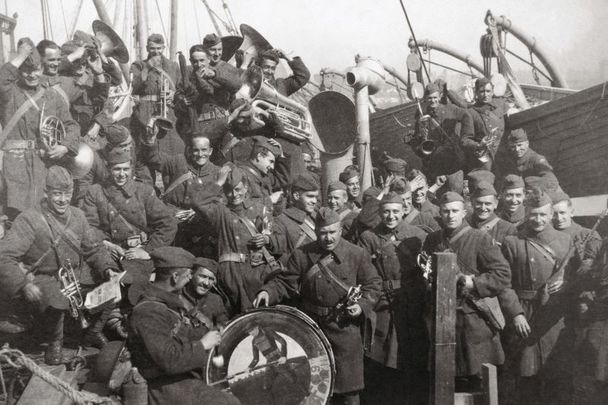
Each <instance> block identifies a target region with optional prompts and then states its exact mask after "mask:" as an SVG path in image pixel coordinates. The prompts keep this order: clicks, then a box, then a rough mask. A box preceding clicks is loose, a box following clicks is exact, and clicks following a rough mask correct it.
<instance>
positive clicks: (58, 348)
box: [44, 341, 63, 366]
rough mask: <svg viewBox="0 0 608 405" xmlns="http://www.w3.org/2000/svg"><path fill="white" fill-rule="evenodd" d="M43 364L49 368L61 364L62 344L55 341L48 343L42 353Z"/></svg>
mask: <svg viewBox="0 0 608 405" xmlns="http://www.w3.org/2000/svg"><path fill="white" fill-rule="evenodd" d="M44 362H45V363H46V364H48V365H49V366H56V365H58V364H61V363H62V362H63V342H62V341H55V342H51V343H49V345H48V346H47V347H46V351H45V352H44Z"/></svg>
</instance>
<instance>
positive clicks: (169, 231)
mask: <svg viewBox="0 0 608 405" xmlns="http://www.w3.org/2000/svg"><path fill="white" fill-rule="evenodd" d="M106 163H107V165H108V168H109V169H110V173H111V177H110V179H108V181H106V182H105V183H104V184H94V185H92V186H91V187H90V188H89V190H88V191H87V193H86V195H85V197H84V201H83V206H82V210H83V211H84V212H85V214H86V217H87V220H88V221H89V224H90V225H91V226H92V227H93V230H94V232H95V234H96V236H97V237H98V238H99V239H100V240H103V243H104V244H105V245H106V247H107V248H108V249H109V250H110V252H111V253H112V257H113V258H114V260H116V262H117V263H120V265H121V267H122V268H123V269H124V270H126V271H127V275H126V276H125V277H124V278H123V281H124V282H125V283H126V284H135V283H138V284H139V283H145V282H147V280H148V279H149V277H150V274H151V271H152V266H151V264H152V263H151V262H150V255H149V252H151V251H152V250H154V249H156V248H158V247H160V246H167V245H170V244H171V243H172V242H173V239H174V238H175V233H176V232H177V223H176V221H175V219H174V218H173V216H172V215H171V211H170V210H169V208H167V206H165V205H164V204H163V203H162V202H161V201H160V200H159V199H158V197H156V194H155V193H154V189H153V188H152V187H150V186H148V185H146V184H143V183H140V182H136V181H135V180H133V174H132V162H131V153H129V152H125V151H120V150H113V151H111V152H110V153H109V154H108V157H107V161H106ZM133 298H134V297H133V296H131V297H130V299H133Z"/></svg>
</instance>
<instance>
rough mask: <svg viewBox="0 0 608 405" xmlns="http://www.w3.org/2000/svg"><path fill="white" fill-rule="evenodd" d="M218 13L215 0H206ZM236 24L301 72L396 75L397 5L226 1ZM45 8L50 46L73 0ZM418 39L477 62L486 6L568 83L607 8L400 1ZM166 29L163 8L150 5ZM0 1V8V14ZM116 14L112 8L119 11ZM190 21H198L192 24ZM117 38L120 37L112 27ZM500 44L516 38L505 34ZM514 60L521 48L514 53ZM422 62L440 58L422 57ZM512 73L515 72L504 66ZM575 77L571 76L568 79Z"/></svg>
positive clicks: (26, 14) (87, 12)
mask: <svg viewBox="0 0 608 405" xmlns="http://www.w3.org/2000/svg"><path fill="white" fill-rule="evenodd" d="M118 1H121V3H119V4H124V3H123V2H124V1H127V2H128V3H129V4H130V3H131V2H132V0H109V1H106V2H105V3H106V4H107V8H108V12H109V14H110V15H111V16H113V15H114V13H115V9H116V4H117V2H118ZM208 1H209V3H210V4H211V5H213V6H214V8H215V10H217V12H218V13H219V14H220V15H222V16H223V11H222V8H221V1H220V0H208ZM227 2H228V4H229V6H230V9H231V11H232V13H233V16H234V19H235V20H236V22H237V24H240V23H247V24H249V25H251V26H253V27H254V28H256V29H257V30H258V31H260V33H262V34H263V35H264V36H265V37H266V39H268V40H269V41H270V43H271V44H272V45H273V46H275V47H279V48H282V49H284V50H285V51H287V52H293V53H292V55H299V56H302V58H303V59H304V61H305V62H306V63H307V65H308V66H309V68H310V69H311V71H313V72H314V73H318V71H319V69H320V68H321V67H325V66H328V67H332V68H335V69H339V70H341V69H344V68H346V67H347V66H350V65H352V64H353V57H354V55H355V54H357V53H360V54H362V55H371V56H373V57H375V58H378V59H381V60H383V61H385V62H386V63H389V64H391V65H393V66H395V67H397V68H398V69H400V70H403V69H405V57H406V56H407V54H408V53H409V49H408V47H407V41H408V39H409V37H410V33H409V30H408V27H407V24H406V22H405V18H404V16H403V13H402V11H401V7H400V5H399V0H357V1H355V0H228V1H227ZM48 3H49V5H50V7H51V9H52V10H51V14H52V19H53V27H54V34H55V40H56V42H60V43H61V42H63V41H64V40H65V28H64V22H63V21H64V17H63V14H62V12H61V9H62V7H61V5H63V10H64V12H65V20H66V22H67V24H66V25H68V26H69V25H70V21H71V20H72V18H73V16H74V15H75V7H76V4H77V3H78V2H77V1H76V0H48ZM84 3H85V4H84V6H83V11H82V13H81V16H80V18H79V21H78V28H79V29H82V30H85V31H90V29H91V25H90V23H91V21H92V20H93V19H94V18H96V13H95V9H94V7H93V4H92V1H91V0H85V1H84ZM404 3H405V6H406V8H407V11H408V13H409V16H410V20H411V21H412V24H413V27H414V30H415V32H416V36H417V37H418V39H423V38H428V39H431V40H433V41H437V42H442V43H445V44H449V45H450V46H452V47H454V48H456V49H459V50H461V51H462V52H465V53H470V54H471V55H472V56H473V59H475V60H477V61H478V62H480V63H481V56H480V55H479V38H480V36H481V35H482V34H483V33H484V32H485V25H484V23H483V17H484V16H485V13H486V11H487V10H488V9H491V10H492V12H493V13H494V14H495V15H503V14H504V15H506V16H507V17H509V18H510V19H511V21H512V22H513V23H514V24H516V25H517V26H519V27H522V28H523V29H524V30H525V31H526V32H527V33H528V34H529V35H532V36H534V37H535V38H536V39H537V40H538V43H539V44H541V46H542V47H543V48H544V49H545V50H546V52H548V53H549V54H550V55H552V56H553V58H554V59H555V61H556V62H557V64H558V65H559V66H560V68H561V69H562V71H563V73H564V74H565V75H566V77H567V78H568V79H577V78H579V77H577V74H575V73H573V71H587V72H591V73H592V74H597V72H598V71H599V65H600V61H601V60H602V59H608V56H606V55H608V44H607V42H608V28H607V26H608V24H606V21H608V1H606V0H577V1H572V0H493V1H483V0H449V1H448V0H443V1H440V0H409V1H404ZM146 4H147V6H148V14H149V16H150V19H151V20H152V24H151V27H150V31H155V32H162V29H161V24H160V20H159V18H158V12H157V8H156V7H157V6H156V4H157V2H156V0H147V1H146ZM158 4H159V5H160V8H161V11H162V13H163V20H164V24H165V27H166V29H167V32H168V29H169V27H168V25H169V1H168V0H158ZM2 6H3V5H2V3H1V2H0V9H2V11H4V10H3V7H2ZM179 8H180V13H179V14H180V17H179V25H178V26H179V33H180V36H179V41H178V42H179V48H180V49H182V50H187V47H188V46H189V45H192V44H193V43H195V42H197V39H198V38H199V34H198V33H199V31H200V32H201V35H204V34H205V33H207V32H211V31H212V30H213V26H212V25H211V22H210V20H209V17H208V16H207V13H206V11H205V10H204V8H203V5H202V2H201V1H199V0H180V1H179ZM121 11H122V7H121ZM14 12H18V13H19V16H20V17H19V19H18V21H19V22H18V25H17V30H16V35H17V37H21V36H25V35H29V36H31V37H32V39H33V40H34V41H38V40H40V39H41V38H42V23H41V17H40V15H41V13H40V1H39V0H21V1H16V0H8V14H9V15H12V14H13V13H14ZM195 16H198V18H195ZM120 25H121V26H120V27H118V28H117V31H118V32H119V34H121V35H123V33H126V32H130V33H132V30H131V29H130V28H131V27H130V26H129V27H126V26H125V27H124V28H125V30H124V31H123V27H122V24H120ZM507 41H508V45H511V44H515V42H516V40H515V39H514V38H513V37H512V36H510V37H509V38H508V40H507ZM516 49H519V50H520V51H521V53H522V54H524V55H525V56H527V55H526V54H525V50H522V49H521V48H517V47H516ZM431 58H432V60H436V61H447V60H449V59H445V58H442V57H440V56H438V54H437V53H436V52H434V53H432V56H431ZM513 64H514V65H515V66H514V67H515V68H516V69H517V68H519V67H520V66H521V65H518V64H517V63H515V62H514V63H513ZM578 76H580V74H578Z"/></svg>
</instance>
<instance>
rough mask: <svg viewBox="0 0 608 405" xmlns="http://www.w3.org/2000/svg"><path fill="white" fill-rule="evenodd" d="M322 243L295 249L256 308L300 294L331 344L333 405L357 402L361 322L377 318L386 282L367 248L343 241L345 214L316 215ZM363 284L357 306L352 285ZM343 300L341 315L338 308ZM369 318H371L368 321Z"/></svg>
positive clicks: (266, 286) (361, 385)
mask: <svg viewBox="0 0 608 405" xmlns="http://www.w3.org/2000/svg"><path fill="white" fill-rule="evenodd" d="M316 227H317V240H316V241H315V242H311V243H308V244H306V245H303V246H301V247H299V248H298V249H296V250H295V251H294V252H293V254H292V255H291V257H290V258H289V261H288V263H287V268H286V271H283V272H281V273H277V274H276V276H275V277H273V278H272V279H270V280H269V281H267V282H266V283H265V284H264V285H263V286H262V287H261V288H260V292H259V293H258V295H257V298H256V302H255V304H256V306H257V305H268V304H276V303H280V302H282V301H284V300H286V299H290V298H295V297H296V296H297V295H298V291H299V297H300V299H301V301H302V304H301V308H302V310H303V311H304V312H305V313H306V314H307V315H309V316H311V317H312V319H313V320H314V321H315V322H317V324H319V326H320V327H321V330H322V331H323V333H325V335H326V336H327V338H328V339H329V342H330V344H331V347H332V349H333V353H334V357H335V361H336V381H335V385H334V393H333V396H332V403H333V404H358V403H359V391H361V390H362V389H363V388H364V381H363V349H364V344H363V340H362V337H361V330H360V328H361V326H362V325H361V324H362V323H365V322H364V319H362V318H365V317H369V316H373V315H372V313H373V311H374V310H373V308H374V305H375V304H376V302H377V300H378V296H379V294H380V290H381V278H380V276H378V273H377V271H376V269H375V268H374V266H373V264H372V263H371V259H370V256H369V254H368V253H367V252H366V251H365V249H363V248H361V247H358V246H356V245H353V244H351V243H350V242H348V241H346V240H344V239H342V237H341V233H342V230H341V224H340V216H339V215H337V213H336V212H335V211H333V210H331V209H329V208H327V207H322V208H321V209H320V210H319V212H318V214H317V217H316ZM356 286H360V288H361V293H362V296H361V298H360V299H359V300H358V301H357V302H356V303H353V302H347V300H346V299H345V298H346V297H347V295H348V291H349V289H350V287H356ZM340 302H343V303H344V304H345V308H342V309H341V310H339V311H338V312H337V314H340V315H339V316H337V314H336V306H337V305H338V304H339V303H340ZM366 319H367V318H366Z"/></svg>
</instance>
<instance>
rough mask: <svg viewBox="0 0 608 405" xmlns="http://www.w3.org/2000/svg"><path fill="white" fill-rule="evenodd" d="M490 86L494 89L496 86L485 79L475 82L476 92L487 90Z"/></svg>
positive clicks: (481, 78)
mask: <svg viewBox="0 0 608 405" xmlns="http://www.w3.org/2000/svg"><path fill="white" fill-rule="evenodd" d="M488 84H491V85H492V87H494V84H492V82H491V81H490V79H488V78H485V77H480V78H479V79H477V80H476V81H475V91H477V90H479V89H483V88H485V87H486V86H487V85H488Z"/></svg>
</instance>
